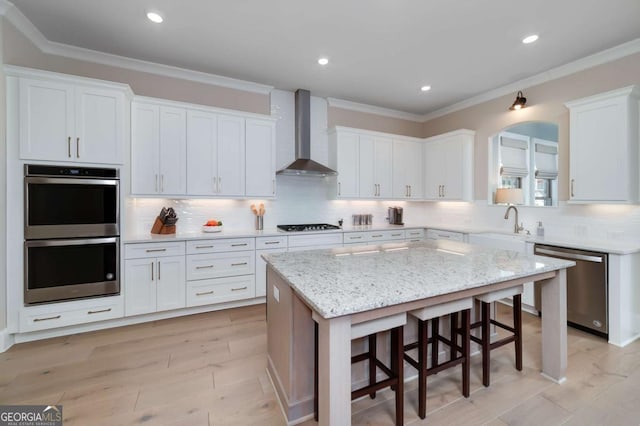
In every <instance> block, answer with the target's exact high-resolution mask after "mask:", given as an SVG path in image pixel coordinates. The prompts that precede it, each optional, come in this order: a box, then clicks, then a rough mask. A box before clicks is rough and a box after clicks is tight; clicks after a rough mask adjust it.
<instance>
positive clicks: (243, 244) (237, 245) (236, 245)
mask: <svg viewBox="0 0 640 426" xmlns="http://www.w3.org/2000/svg"><path fill="white" fill-rule="evenodd" d="M246 245H247V243H242V244H231V247H244V246H246Z"/></svg>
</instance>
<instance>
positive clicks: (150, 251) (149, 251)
mask: <svg viewBox="0 0 640 426" xmlns="http://www.w3.org/2000/svg"><path fill="white" fill-rule="evenodd" d="M156 251H167V249H166V248H161V249H147V250H146V252H147V253H153V252H156Z"/></svg>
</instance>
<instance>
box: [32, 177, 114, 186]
mask: <svg viewBox="0 0 640 426" xmlns="http://www.w3.org/2000/svg"><path fill="white" fill-rule="evenodd" d="M25 180H26V182H27V183H40V184H42V183H57V184H63V185H65V184H66V185H102V186H118V185H119V183H120V181H119V180H118V179H87V178H82V177H75V176H74V177H65V178H59V177H55V178H54V177H39V176H27V177H26V178H25Z"/></svg>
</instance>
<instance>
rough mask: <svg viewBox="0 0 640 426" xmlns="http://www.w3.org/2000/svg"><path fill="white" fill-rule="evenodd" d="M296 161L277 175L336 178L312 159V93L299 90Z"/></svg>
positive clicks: (297, 97)
mask: <svg viewBox="0 0 640 426" xmlns="http://www.w3.org/2000/svg"><path fill="white" fill-rule="evenodd" d="M295 111H296V129H295V131H296V159H295V161H294V162H293V163H291V164H289V165H288V166H287V167H285V168H284V169H282V170H278V172H277V173H276V174H279V175H288V176H319V177H324V176H335V175H337V174H338V172H336V171H335V170H331V169H330V168H328V167H327V166H324V165H322V164H320V163H317V162H315V161H313V160H312V159H311V92H309V91H308V90H303V89H298V90H296V95H295Z"/></svg>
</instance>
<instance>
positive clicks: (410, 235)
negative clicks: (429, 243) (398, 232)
mask: <svg viewBox="0 0 640 426" xmlns="http://www.w3.org/2000/svg"><path fill="white" fill-rule="evenodd" d="M404 233H405V238H406V239H407V241H422V240H423V239H424V229H407V230H405V231H404Z"/></svg>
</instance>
